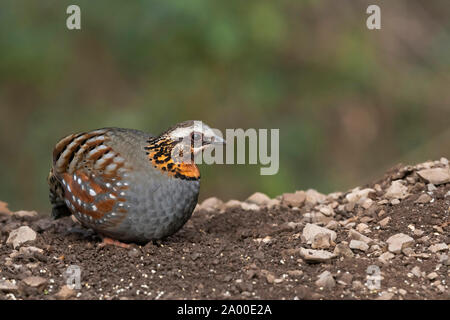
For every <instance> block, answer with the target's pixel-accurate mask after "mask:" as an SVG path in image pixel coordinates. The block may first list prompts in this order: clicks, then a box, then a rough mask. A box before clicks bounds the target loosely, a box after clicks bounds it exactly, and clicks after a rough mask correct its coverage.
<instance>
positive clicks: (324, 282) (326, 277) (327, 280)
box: [316, 271, 336, 289]
mask: <svg viewBox="0 0 450 320" xmlns="http://www.w3.org/2000/svg"><path fill="white" fill-rule="evenodd" d="M316 286H318V287H322V288H324V289H332V288H334V287H335V286H336V281H335V280H334V278H333V276H332V275H331V273H330V271H324V272H322V273H321V274H320V275H319V279H318V280H317V281H316Z"/></svg>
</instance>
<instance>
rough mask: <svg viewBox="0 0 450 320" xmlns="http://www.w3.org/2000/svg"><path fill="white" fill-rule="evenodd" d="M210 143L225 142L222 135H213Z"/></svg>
mask: <svg viewBox="0 0 450 320" xmlns="http://www.w3.org/2000/svg"><path fill="white" fill-rule="evenodd" d="M210 143H211V144H215V145H221V144H226V141H225V139H223V138H222V137H220V136H218V135H215V136H213V137H212V138H211V142H210Z"/></svg>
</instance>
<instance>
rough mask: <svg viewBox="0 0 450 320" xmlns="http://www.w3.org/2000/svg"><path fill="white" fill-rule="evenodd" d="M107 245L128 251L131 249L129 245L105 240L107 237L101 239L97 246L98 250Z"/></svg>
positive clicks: (109, 239)
mask: <svg viewBox="0 0 450 320" xmlns="http://www.w3.org/2000/svg"><path fill="white" fill-rule="evenodd" d="M108 245H112V246H116V247H119V248H124V249H129V248H130V247H131V245H129V244H127V243H123V242H120V241H117V240H114V239H111V238H107V237H105V238H103V241H102V242H101V243H99V244H98V246H99V247H100V248H103V247H105V246H108Z"/></svg>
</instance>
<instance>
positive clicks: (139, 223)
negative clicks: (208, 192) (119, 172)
mask: <svg viewBox="0 0 450 320" xmlns="http://www.w3.org/2000/svg"><path fill="white" fill-rule="evenodd" d="M110 135H111V136H112V139H111V140H110V141H112V142H111V143H113V145H111V147H113V148H114V150H115V151H117V152H119V153H120V154H121V155H122V157H123V158H125V159H126V161H128V162H130V163H131V166H132V170H131V171H130V172H129V174H128V176H126V177H124V178H123V183H127V184H128V189H127V190H126V191H125V192H124V194H123V195H122V196H124V197H125V198H126V200H127V201H126V202H125V204H124V205H125V209H126V210H128V214H127V216H126V218H125V219H124V220H123V221H122V222H121V223H120V224H119V225H118V226H116V227H115V228H114V229H111V230H108V233H110V234H111V235H112V236H114V237H115V238H117V239H120V240H123V241H138V242H141V241H142V242H145V241H149V240H154V239H160V238H163V237H166V236H169V235H171V234H173V233H175V232H176V231H178V230H179V229H180V228H181V227H182V226H183V225H184V224H185V223H186V221H187V220H188V219H189V218H190V216H191V214H192V211H193V210H194V208H195V205H196V204H197V199H198V194H199V189H200V182H199V181H188V180H181V179H176V178H173V177H169V176H168V175H167V174H165V173H164V172H161V171H160V170H158V169H155V168H154V167H153V166H152V165H151V163H150V161H149V160H148V158H147V155H146V153H145V149H144V148H145V147H146V146H147V145H148V142H147V141H148V139H149V138H151V137H152V136H151V135H150V134H147V133H144V132H142V131H137V130H130V129H115V130H112V131H111V132H110ZM113 136H114V137H113Z"/></svg>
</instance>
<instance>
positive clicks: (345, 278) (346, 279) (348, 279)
mask: <svg viewBox="0 0 450 320" xmlns="http://www.w3.org/2000/svg"><path fill="white" fill-rule="evenodd" d="M352 280H353V276H352V274H351V273H349V272H345V273H344V274H342V275H341V276H340V277H339V280H338V283H339V284H341V285H344V286H349V285H351V284H352Z"/></svg>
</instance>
